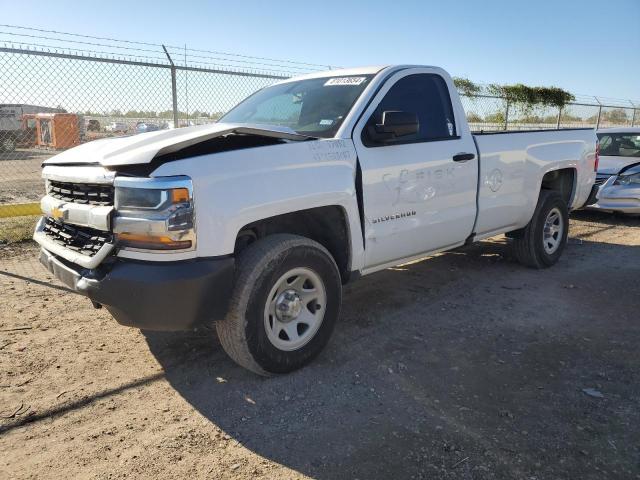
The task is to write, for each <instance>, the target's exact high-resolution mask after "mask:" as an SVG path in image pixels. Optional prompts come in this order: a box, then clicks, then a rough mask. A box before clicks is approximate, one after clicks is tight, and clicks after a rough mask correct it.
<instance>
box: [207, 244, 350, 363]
mask: <svg viewBox="0 0 640 480" xmlns="http://www.w3.org/2000/svg"><path fill="white" fill-rule="evenodd" d="M341 288H342V287H341V281H340V273H339V271H338V267H337V266H336V264H335V261H334V260H333V257H332V256H331V254H330V253H329V252H328V251H327V250H326V249H325V248H324V247H323V246H322V245H320V244H318V243H317V242H314V241H313V240H310V239H308V238H304V237H299V236H296V235H287V234H278V235H271V236H268V237H265V238H263V239H261V240H258V241H256V242H255V243H253V244H251V245H249V246H248V247H247V248H246V249H245V250H244V251H243V252H242V253H241V254H240V255H239V257H238V263H237V270H236V280H235V286H234V291H233V294H232V297H231V302H230V307H229V311H228V313H227V315H226V317H225V318H224V320H222V321H220V322H217V323H216V330H217V332H218V336H219V338H220V343H221V344H222V347H223V348H224V350H225V351H226V352H227V354H228V355H229V356H230V357H231V358H232V359H233V360H235V361H236V363H238V364H240V365H241V366H243V367H245V368H248V369H249V370H251V371H253V372H255V373H258V374H260V375H270V374H277V373H287V372H291V371H293V370H296V369H298V368H300V367H302V366H304V365H306V364H307V363H309V362H310V361H311V360H312V359H313V358H314V357H315V356H316V355H318V354H319V353H320V351H321V350H322V349H323V348H324V346H325V345H326V344H327V342H328V341H329V337H330V336H331V333H332V331H333V327H334V325H335V322H336V320H337V318H338V315H339V312H340V302H341V295H342V290H341Z"/></svg>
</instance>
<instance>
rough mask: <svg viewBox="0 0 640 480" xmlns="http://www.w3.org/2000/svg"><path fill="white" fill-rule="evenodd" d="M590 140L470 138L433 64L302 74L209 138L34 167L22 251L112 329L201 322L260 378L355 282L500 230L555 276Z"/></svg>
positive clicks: (96, 146) (202, 131) (107, 150)
mask: <svg viewBox="0 0 640 480" xmlns="http://www.w3.org/2000/svg"><path fill="white" fill-rule="evenodd" d="M596 145H597V140H596V135H595V132H594V130H590V129H571V130H557V131H555V130H554V131H534V132H504V133H485V134H478V135H473V134H472V133H471V132H470V130H469V127H468V125H467V121H466V118H465V112H464V110H463V107H462V104H461V102H460V98H459V96H458V93H457V92H456V89H455V87H454V84H453V82H452V80H451V77H450V76H449V75H448V74H447V73H446V72H445V71H444V70H442V69H440V68H435V67H423V66H387V67H373V68H359V69H348V70H340V71H330V72H325V73H314V74H311V75H307V76H303V77H298V78H293V79H288V80H284V81H282V82H279V83H276V84H274V85H272V86H269V87H267V88H264V89H262V90H260V91H258V92H257V93H255V94H253V95H252V96H250V97H248V98H247V99H245V100H244V101H243V102H241V103H240V104H239V105H238V106H236V107H235V108H233V109H232V110H231V111H230V112H229V113H227V114H226V115H225V116H224V117H223V118H221V119H220V121H219V122H218V123H217V124H212V125H203V126H196V127H189V128H181V129H176V130H164V131H157V132H150V133H144V134H140V135H136V136H130V137H122V138H113V139H103V140H96V141H93V142H90V143H86V144H83V145H81V146H78V147H76V148H73V149H71V150H68V151H65V152H63V153H60V154H59V155H56V156H55V157H52V158H51V159H49V160H46V161H45V162H44V165H43V167H44V168H43V176H44V179H45V180H46V192H47V193H46V196H45V197H44V198H43V199H42V202H41V207H42V212H43V217H42V218H41V219H40V221H39V223H38V225H37V227H36V230H35V234H34V239H35V241H36V242H38V243H39V244H40V246H41V247H42V249H41V253H40V260H41V262H42V263H43V264H44V265H45V266H46V268H47V269H49V270H50V271H51V272H52V273H53V274H54V275H55V276H56V277H57V278H58V279H60V280H61V281H62V282H64V283H65V284H66V285H67V286H68V287H69V288H71V289H73V290H74V291H76V292H78V293H80V294H83V295H86V296H87V297H88V298H89V299H90V300H91V301H92V302H93V304H94V306H96V307H100V306H105V307H106V308H107V309H108V311H109V312H110V313H111V314H112V315H113V317H115V319H116V320H117V321H118V322H119V323H121V324H123V325H129V326H134V327H137V328H141V329H149V330H188V329H194V328H197V327H202V326H213V325H214V324H215V328H216V330H217V333H218V335H219V337H220V341H221V343H222V346H223V348H224V349H225V351H226V352H227V353H228V354H229V356H231V358H232V359H233V360H235V361H236V362H237V363H239V364H240V365H242V366H244V367H246V368H248V369H250V370H252V371H254V372H256V373H258V374H262V375H270V374H278V373H285V372H289V371H292V370H294V369H297V368H299V367H301V366H303V365H305V364H306V363H308V362H309V361H310V360H311V359H312V358H314V357H315V356H316V355H317V354H318V353H319V352H320V351H321V350H322V349H323V347H324V346H325V345H326V344H327V342H328V340H329V337H330V335H331V332H332V330H333V328H334V325H335V323H336V320H337V318H338V316H339V312H340V304H341V290H342V286H343V285H344V284H345V283H347V282H348V281H350V280H353V279H356V278H358V277H360V276H362V275H368V274H370V273H374V272H376V271H378V270H382V269H385V268H387V267H390V266H394V265H398V264H402V263H405V262H408V261H411V260H414V259H418V258H421V257H424V256H427V255H430V254H433V253H435V252H439V251H443V250H449V249H453V248H456V247H459V246H461V245H465V244H469V243H471V242H477V241H479V240H482V239H485V238H488V237H492V236H494V235H498V234H506V235H507V236H508V237H509V238H510V239H511V240H510V242H511V243H512V244H513V252H514V254H515V255H514V256H515V258H516V259H517V260H519V261H520V262H521V263H523V264H524V265H527V266H529V267H533V268H543V267H549V266H551V265H553V264H554V263H556V262H557V261H558V258H559V257H560V255H561V254H562V251H563V249H564V246H565V244H566V239H567V232H568V228H569V223H568V218H567V215H568V211H570V210H572V209H576V208H581V207H583V206H585V204H587V203H589V201H591V202H592V201H593V196H594V188H593V186H594V180H595V176H596V173H595V172H596V168H597V150H596Z"/></svg>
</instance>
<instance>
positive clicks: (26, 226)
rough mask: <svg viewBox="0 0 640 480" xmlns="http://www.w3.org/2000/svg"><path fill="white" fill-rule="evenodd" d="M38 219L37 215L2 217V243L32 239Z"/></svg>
mask: <svg viewBox="0 0 640 480" xmlns="http://www.w3.org/2000/svg"><path fill="white" fill-rule="evenodd" d="M37 221H38V217H37V216H27V217H11V218H0V244H3V243H5V244H6V243H15V242H22V241H24V240H28V239H30V238H31V236H32V235H33V230H34V228H35V226H36V222H37Z"/></svg>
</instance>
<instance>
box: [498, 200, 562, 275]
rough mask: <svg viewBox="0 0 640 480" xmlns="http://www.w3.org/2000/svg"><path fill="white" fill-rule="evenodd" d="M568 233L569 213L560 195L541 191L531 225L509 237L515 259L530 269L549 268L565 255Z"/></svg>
mask: <svg viewBox="0 0 640 480" xmlns="http://www.w3.org/2000/svg"><path fill="white" fill-rule="evenodd" d="M568 233H569V213H568V209H567V204H566V203H565V201H564V199H563V198H562V196H561V195H560V194H559V193H558V192H554V191H551V190H542V191H541V192H540V197H539V198H538V204H537V205H536V209H535V212H534V213H533V217H532V218H531V221H530V222H529V224H528V225H527V226H526V227H525V228H523V229H522V230H519V231H517V232H512V233H511V234H510V236H511V237H512V238H513V252H514V255H515V257H516V259H517V260H518V261H519V262H520V263H522V264H523V265H526V266H528V267H532V268H546V267H550V266H551V265H553V264H555V263H556V262H557V261H558V259H559V258H560V256H561V255H562V251H563V250H564V247H565V245H566V243H567V235H568Z"/></svg>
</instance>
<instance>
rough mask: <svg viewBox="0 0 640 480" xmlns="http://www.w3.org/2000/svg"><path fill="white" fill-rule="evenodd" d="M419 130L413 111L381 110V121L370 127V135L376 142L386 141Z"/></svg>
mask: <svg viewBox="0 0 640 480" xmlns="http://www.w3.org/2000/svg"><path fill="white" fill-rule="evenodd" d="M419 130H420V122H419V121H418V115H417V114H416V113H413V112H398V111H386V112H382V123H378V124H376V125H375V126H374V127H373V128H371V129H370V133H371V137H372V138H373V140H375V141H378V142H387V141H390V140H394V139H395V138H397V137H405V136H407V135H413V134H416V133H418V132H419Z"/></svg>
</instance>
